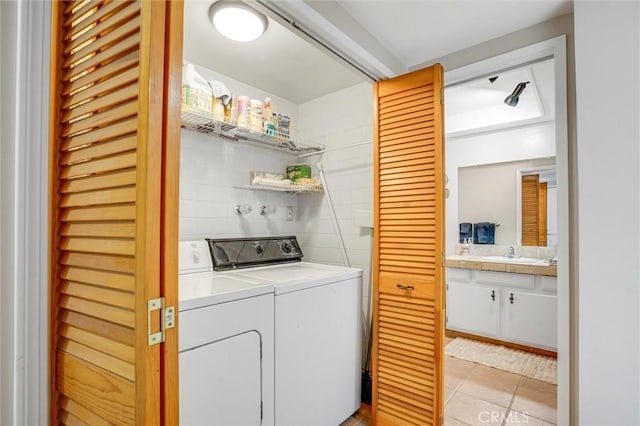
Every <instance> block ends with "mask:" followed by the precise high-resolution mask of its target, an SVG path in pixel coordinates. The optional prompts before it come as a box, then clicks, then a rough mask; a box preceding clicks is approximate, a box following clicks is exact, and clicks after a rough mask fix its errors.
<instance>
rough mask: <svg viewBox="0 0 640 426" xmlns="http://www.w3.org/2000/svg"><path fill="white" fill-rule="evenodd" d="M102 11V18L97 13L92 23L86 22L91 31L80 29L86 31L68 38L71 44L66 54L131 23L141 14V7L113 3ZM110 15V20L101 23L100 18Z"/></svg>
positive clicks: (103, 20)
mask: <svg viewBox="0 0 640 426" xmlns="http://www.w3.org/2000/svg"><path fill="white" fill-rule="evenodd" d="M101 10H102V13H101V15H102V16H97V17H96V16H95V15H98V14H97V13H95V14H93V15H92V16H91V20H90V22H89V21H88V22H86V23H87V24H88V25H87V26H91V29H89V30H86V27H85V28H83V29H80V30H85V31H78V32H77V34H78V35H77V36H75V37H74V36H73V35H72V36H70V37H68V41H69V43H68V44H67V45H66V46H65V49H64V53H65V54H67V53H69V52H71V51H72V50H74V49H77V48H78V47H79V46H80V45H82V44H84V43H86V42H88V41H94V40H95V39H96V38H98V37H99V36H104V35H105V34H107V33H108V32H110V31H112V30H113V29H114V28H118V27H119V26H120V25H122V24H123V23H126V22H129V21H130V20H131V18H133V17H135V16H136V15H138V14H139V13H140V6H139V5H138V4H137V3H132V4H129V5H128V6H127V3H123V2H113V4H111V5H108V6H107V7H104V8H102V9H101ZM109 14H111V15H112V16H111V17H110V19H106V20H105V19H102V20H101V21H99V20H100V18H104V17H105V16H108V15H109ZM96 18H97V19H96Z"/></svg>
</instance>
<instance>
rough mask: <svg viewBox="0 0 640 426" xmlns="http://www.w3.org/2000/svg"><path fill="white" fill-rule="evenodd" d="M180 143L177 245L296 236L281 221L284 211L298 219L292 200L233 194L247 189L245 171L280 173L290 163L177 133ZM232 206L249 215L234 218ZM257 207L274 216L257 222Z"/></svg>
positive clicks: (213, 139)
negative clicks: (181, 242) (210, 239)
mask: <svg viewBox="0 0 640 426" xmlns="http://www.w3.org/2000/svg"><path fill="white" fill-rule="evenodd" d="M181 143H182V147H181V154H182V155H181V158H180V239H181V240H191V239H202V238H205V237H218V238H224V237H241V236H275V235H295V234H296V233H297V223H296V222H297V221H296V220H294V221H287V220H286V208H287V206H291V207H292V208H293V210H294V219H295V218H296V217H297V216H298V212H297V210H298V200H297V198H296V195H292V194H287V193H281V192H270V191H255V190H248V189H241V188H234V186H238V187H242V186H244V185H247V184H248V183H249V172H250V171H251V170H261V171H282V172H284V171H285V169H286V166H287V164H289V163H291V162H292V161H293V160H294V159H295V157H291V156H289V155H287V154H283V153H280V152H278V151H272V150H269V149H264V148H259V147H255V146H249V145H243V144H238V143H233V142H229V141H226V140H224V139H221V138H218V137H212V136H209V135H202V134H199V133H195V132H192V131H188V130H182V139H181ZM236 204H240V205H250V206H251V207H252V208H253V211H252V212H251V213H249V214H246V215H242V216H238V215H236V214H235V213H234V207H235V205H236ZM261 205H265V206H267V207H269V208H273V207H275V209H276V211H275V213H273V214H269V215H265V216H261V215H260V214H259V208H260V206H261Z"/></svg>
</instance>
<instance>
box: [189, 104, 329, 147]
mask: <svg viewBox="0 0 640 426" xmlns="http://www.w3.org/2000/svg"><path fill="white" fill-rule="evenodd" d="M181 118H182V127H183V128H185V129H187V130H192V131H195V132H198V133H204V134H208V135H216V136H220V137H222V138H224V139H227V140H230V141H236V142H242V143H248V144H251V145H254V146H260V147H263V148H269V149H275V150H278V151H283V152H286V153H288V154H292V155H300V154H308V153H313V152H318V151H322V150H323V149H324V147H323V146H319V145H311V144H306V143H302V142H300V141H297V140H294V138H292V137H290V136H289V135H285V134H282V133H279V132H275V131H274V132H270V133H265V132H261V131H256V130H252V129H250V128H247V127H243V126H240V125H238V124H237V123H236V122H235V121H232V122H227V121H224V120H220V119H219V118H217V117H214V116H213V114H211V113H208V112H206V111H202V110H198V109H195V108H193V107H190V106H187V105H184V104H183V105H182V116H181Z"/></svg>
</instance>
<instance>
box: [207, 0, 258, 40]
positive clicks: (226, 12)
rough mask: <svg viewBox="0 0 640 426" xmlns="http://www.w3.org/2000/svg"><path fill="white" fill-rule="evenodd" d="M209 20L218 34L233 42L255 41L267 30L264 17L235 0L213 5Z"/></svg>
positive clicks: (226, 0)
mask: <svg viewBox="0 0 640 426" xmlns="http://www.w3.org/2000/svg"><path fill="white" fill-rule="evenodd" d="M209 20H210V21H211V23H212V24H213V26H214V27H216V29H217V30H218V31H219V32H220V34H222V35H223V36H225V37H227V38H230V39H231V40H235V41H252V40H255V39H257V38H258V37H260V36H261V35H262V33H263V32H264V31H265V30H266V29H267V17H266V16H264V15H263V14H261V13H259V12H257V11H255V10H254V9H252V8H251V7H249V6H248V5H246V4H245V3H243V2H241V1H235V0H220V1H217V2H215V3H213V4H212V5H211V7H210V8H209Z"/></svg>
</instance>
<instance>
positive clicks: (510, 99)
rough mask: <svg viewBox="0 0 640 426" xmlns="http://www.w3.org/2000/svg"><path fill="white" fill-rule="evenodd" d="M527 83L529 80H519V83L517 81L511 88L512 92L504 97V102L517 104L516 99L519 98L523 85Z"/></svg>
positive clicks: (525, 85)
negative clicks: (514, 86) (513, 87)
mask: <svg viewBox="0 0 640 426" xmlns="http://www.w3.org/2000/svg"><path fill="white" fill-rule="evenodd" d="M529 83H530V81H527V82H524V81H521V82H520V83H518V84H517V85H516V88H515V89H513V93H511V94H510V95H509V96H507V97H506V98H504V103H505V104H507V105H509V106H512V107H514V106H516V105H518V101H519V100H520V95H521V94H522V92H523V91H524V89H525V87H527V84H529Z"/></svg>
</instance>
